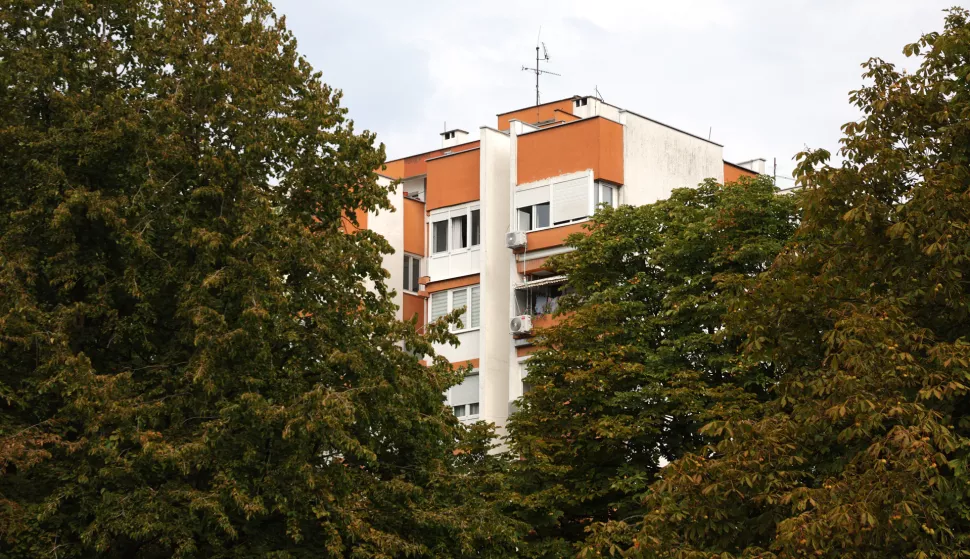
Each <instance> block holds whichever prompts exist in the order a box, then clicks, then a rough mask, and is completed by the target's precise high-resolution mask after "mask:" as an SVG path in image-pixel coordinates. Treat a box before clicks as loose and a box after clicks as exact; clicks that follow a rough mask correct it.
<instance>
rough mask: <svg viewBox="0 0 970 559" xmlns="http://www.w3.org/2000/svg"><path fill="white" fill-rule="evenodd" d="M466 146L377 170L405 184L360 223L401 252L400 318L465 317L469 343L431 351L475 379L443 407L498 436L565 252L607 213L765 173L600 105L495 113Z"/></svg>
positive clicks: (464, 339) (397, 264) (584, 101)
mask: <svg viewBox="0 0 970 559" xmlns="http://www.w3.org/2000/svg"><path fill="white" fill-rule="evenodd" d="M469 140H470V136H469V134H468V133H467V132H465V131H463V130H450V131H448V132H445V133H443V134H442V148H441V149H439V150H435V151H433V152H429V153H423V154H418V155H415V156H411V157H407V158H403V159H398V160H395V161H390V162H388V163H387V164H386V165H385V167H384V168H382V169H381V170H380V171H378V172H379V174H381V175H382V178H381V180H386V181H399V185H398V186H397V189H396V190H395V191H394V193H393V194H392V203H393V204H394V206H395V208H396V210H397V211H396V212H393V213H392V212H383V213H380V214H373V215H367V216H363V219H361V220H360V221H361V226H362V227H366V228H369V229H373V230H375V231H376V232H378V233H380V234H382V235H383V236H384V237H386V238H387V239H388V240H389V242H390V243H391V245H392V247H393V248H394V249H395V254H393V255H390V256H388V257H387V259H386V262H385V266H386V267H387V269H388V270H389V271H390V276H391V277H390V280H389V286H390V287H391V288H393V289H394V290H396V291H397V292H398V295H397V299H396V300H395V302H396V303H398V305H399V307H400V309H401V311H400V312H401V318H403V319H411V318H413V317H417V321H418V324H419V325H423V324H427V323H428V322H429V321H433V320H435V319H437V318H438V317H440V316H442V315H444V314H447V313H449V312H451V311H452V310H454V309H458V308H464V309H466V310H465V312H464V314H463V315H462V326H461V327H460V328H455V333H456V335H457V337H458V339H459V341H460V345H459V346H458V347H452V346H441V347H437V348H436V351H438V352H439V353H440V354H441V355H443V356H445V357H446V358H447V359H448V360H449V361H451V362H452V363H454V364H455V365H456V366H462V365H470V366H471V367H472V369H473V372H472V374H470V375H469V376H467V377H466V378H465V381H464V382H463V383H461V384H460V385H458V386H456V387H453V388H452V389H450V390H449V391H448V393H447V394H445V399H446V401H447V403H448V405H450V406H451V407H452V409H453V411H454V413H455V415H457V416H458V417H459V418H460V419H462V420H463V421H478V420H483V421H487V422H491V423H494V424H495V425H496V427H497V428H498V431H499V433H502V432H503V430H504V426H505V423H506V421H507V419H508V416H509V414H510V413H511V411H512V409H513V407H514V402H515V400H516V399H517V398H519V397H520V396H521V395H522V393H523V382H522V379H523V377H524V374H525V368H526V366H527V362H528V359H529V355H530V354H531V353H532V352H533V351H534V350H535V347H534V346H533V345H532V343H531V340H532V334H533V333H534V332H535V330H536V329H537V328H542V327H547V326H549V325H551V324H553V323H554V321H556V320H557V318H556V317H554V316H553V313H554V312H555V307H556V300H557V298H558V295H559V292H560V289H561V286H562V285H563V283H564V282H565V278H562V277H557V276H554V275H553V274H552V273H551V272H549V271H548V270H546V269H545V268H544V267H543V266H544V263H545V261H546V259H547V258H548V257H550V256H553V255H555V254H559V253H562V252H564V251H566V250H568V248H567V247H565V246H564V240H565V238H566V237H567V236H568V235H570V234H572V233H576V232H580V231H583V224H584V223H585V222H586V221H587V220H588V219H589V216H590V215H592V213H593V212H594V211H595V209H596V207H597V206H599V205H600V204H609V205H618V204H632V205H642V204H649V203H652V202H655V201H657V200H660V199H663V198H666V197H667V196H669V194H670V192H671V191H672V190H673V189H674V188H681V187H691V186H695V185H697V184H698V183H700V182H702V181H703V180H705V179H707V178H713V179H715V180H718V181H721V182H723V181H724V180H725V179H726V178H727V179H728V180H736V178H737V177H738V176H744V175H749V176H753V175H755V174H756V173H755V172H754V171H752V170H750V169H747V168H743V167H740V166H737V165H733V164H730V163H726V162H724V161H723V159H722V146H720V145H719V144H716V143H714V142H711V141H709V140H706V139H704V138H701V137H699V136H695V135H692V134H689V133H686V132H683V131H681V130H678V129H676V128H673V127H671V126H668V125H665V124H663V123H660V122H657V121H654V120H651V119H649V118H646V117H643V116H641V115H638V114H636V113H634V112H631V111H627V110H623V109H621V108H618V107H614V106H612V105H608V104H606V103H604V102H602V101H600V100H599V99H596V98H595V97H572V98H569V99H562V100H559V101H554V102H551V103H545V104H542V105H539V106H536V107H529V108H526V109H521V110H517V111H512V112H509V113H504V114H500V115H498V123H497V126H496V127H494V128H493V127H489V126H483V127H481V128H480V129H479V138H478V139H477V140H472V141H469ZM359 217H360V216H359ZM530 323H531V325H530Z"/></svg>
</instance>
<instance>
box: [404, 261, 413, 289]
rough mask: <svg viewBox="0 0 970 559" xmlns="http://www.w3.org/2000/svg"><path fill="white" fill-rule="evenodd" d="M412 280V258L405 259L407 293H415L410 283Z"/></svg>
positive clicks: (405, 287)
mask: <svg viewBox="0 0 970 559" xmlns="http://www.w3.org/2000/svg"><path fill="white" fill-rule="evenodd" d="M410 279H411V257H410V256H405V257H404V289H405V290H407V291H413V289H412V288H411V284H410V283H409V282H410Z"/></svg>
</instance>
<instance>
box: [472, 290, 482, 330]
mask: <svg viewBox="0 0 970 559" xmlns="http://www.w3.org/2000/svg"><path fill="white" fill-rule="evenodd" d="M471 292H472V293H471V297H472V304H471V327H472V328H479V327H480V326H481V325H482V301H481V299H482V288H481V287H479V286H477V285H476V286H475V287H473V288H472V289H471Z"/></svg>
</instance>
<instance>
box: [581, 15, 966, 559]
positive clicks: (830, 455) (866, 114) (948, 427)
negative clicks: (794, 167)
mask: <svg viewBox="0 0 970 559" xmlns="http://www.w3.org/2000/svg"><path fill="white" fill-rule="evenodd" d="M968 17H970V14H968V12H966V11H964V10H958V9H955V10H952V11H950V12H949V14H948V16H947V18H946V25H945V29H944V30H943V31H942V32H941V33H929V34H926V35H924V36H923V37H922V38H921V39H920V40H919V41H918V42H917V43H915V44H913V45H909V46H907V47H906V49H905V53H906V54H907V55H920V54H922V55H923V60H922V62H921V65H920V67H919V69H918V71H916V72H915V73H912V74H910V73H905V72H901V71H899V70H897V69H896V68H895V67H894V66H892V65H891V64H888V63H886V62H883V61H882V60H879V59H872V60H870V61H869V62H867V63H866V64H864V68H865V70H866V71H865V74H864V77H865V78H866V80H867V85H866V86H865V87H862V88H861V89H859V90H858V91H855V92H853V93H852V96H851V99H852V101H853V103H854V104H855V105H856V106H857V107H858V108H859V109H860V110H861V112H862V115H863V116H862V117H861V119H860V120H859V121H857V122H850V123H849V124H846V125H845V126H844V127H843V130H844V132H845V136H844V138H843V140H842V149H841V155H842V156H843V158H844V161H843V162H842V163H841V164H840V165H838V166H832V165H830V164H829V163H828V159H829V154H828V153H826V152H825V151H815V152H809V153H806V154H802V155H801V162H800V165H799V169H798V173H799V174H800V179H801V181H802V183H803V184H807V185H811V187H810V188H808V190H807V192H806V195H805V198H804V200H805V218H804V222H803V225H802V227H801V230H800V232H799V233H798V234H797V236H796V239H795V241H794V242H793V243H792V244H791V245H790V246H789V247H788V248H787V250H786V251H785V252H784V253H783V255H781V256H780V257H779V259H778V260H777V262H776V263H775V265H774V266H773V267H772V268H771V270H770V271H768V272H767V273H766V274H764V275H763V277H761V278H759V280H758V281H757V283H756V285H754V286H753V287H752V289H751V290H750V291H749V292H748V293H747V294H746V295H745V296H743V297H741V298H739V299H738V300H737V302H736V306H735V307H734V308H733V312H732V313H731V316H732V317H734V318H733V320H732V321H731V322H732V324H731V325H730V326H731V328H732V329H733V330H736V331H743V332H746V334H747V337H746V341H745V344H746V345H745V354H746V356H747V359H751V360H760V361H764V362H770V363H773V364H774V366H775V367H776V368H777V369H778V370H779V371H780V372H781V375H780V377H779V378H780V382H779V384H778V385H777V387H776V388H775V389H774V391H773V398H772V400H770V402H768V403H767V404H766V405H765V413H764V416H763V417H762V418H761V419H760V420H757V421H739V420H737V419H733V418H721V419H720V420H718V421H715V422H712V423H711V425H709V426H708V427H707V428H706V432H708V433H711V434H714V435H718V434H722V435H725V436H724V437H722V438H721V439H720V441H719V442H718V443H717V444H714V445H712V446H710V447H707V448H705V449H703V450H701V451H699V452H697V453H694V454H691V455H688V456H685V457H683V458H681V459H680V460H678V461H677V462H674V463H673V464H671V465H670V466H668V467H667V468H665V469H664V470H663V473H662V478H663V479H662V481H661V482H660V483H658V484H657V485H656V487H655V488H654V491H653V492H652V493H651V494H650V495H649V496H648V499H647V501H646V503H645V506H646V508H647V511H648V512H647V514H646V515H645V518H644V521H643V525H642V529H641V530H640V531H639V533H638V534H637V535H636V536H635V537H634V538H630V539H627V540H624V541H622V542H620V543H619V547H620V548H622V549H623V550H624V554H625V555H627V556H630V557H676V558H702V557H703V558H709V557H725V558H732V557H735V558H736V557H744V558H755V557H758V558H782V557H785V558H788V557H823V558H825V557H832V558H835V557H851V558H884V557H906V558H914V559H917V558H918V559H926V558H931V557H932V558H956V557H967V556H968V555H970V506H968V505H970V472H968V464H967V455H968V451H970V416H968V414H970V398H968V392H967V391H968V386H970V344H968V341H967V335H968V332H970V305H968V302H970V292H968V290H970V284H968V282H967V278H968V277H970V189H968V184H970V128H968V126H967V115H968V114H970V83H968V80H967V78H968V76H970V21H968ZM602 528H603V530H602V532H601V533H600V535H601V536H602V539H601V540H600V541H599V542H598V543H599V546H600V547H610V546H611V545H614V544H617V543H618V542H617V541H616V540H613V539H612V535H611V534H610V528H611V527H609V526H603V527H602Z"/></svg>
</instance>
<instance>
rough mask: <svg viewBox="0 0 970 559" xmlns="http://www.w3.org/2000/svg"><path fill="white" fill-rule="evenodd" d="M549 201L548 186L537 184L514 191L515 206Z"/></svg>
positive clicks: (519, 206) (521, 206) (533, 204)
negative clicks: (533, 186)
mask: <svg viewBox="0 0 970 559" xmlns="http://www.w3.org/2000/svg"><path fill="white" fill-rule="evenodd" d="M548 201H549V186H548V185H546V186H538V187H535V188H529V189H527V190H516V191H515V207H516V208H523V207H525V206H535V205H536V204H543V203H545V202H548Z"/></svg>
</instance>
